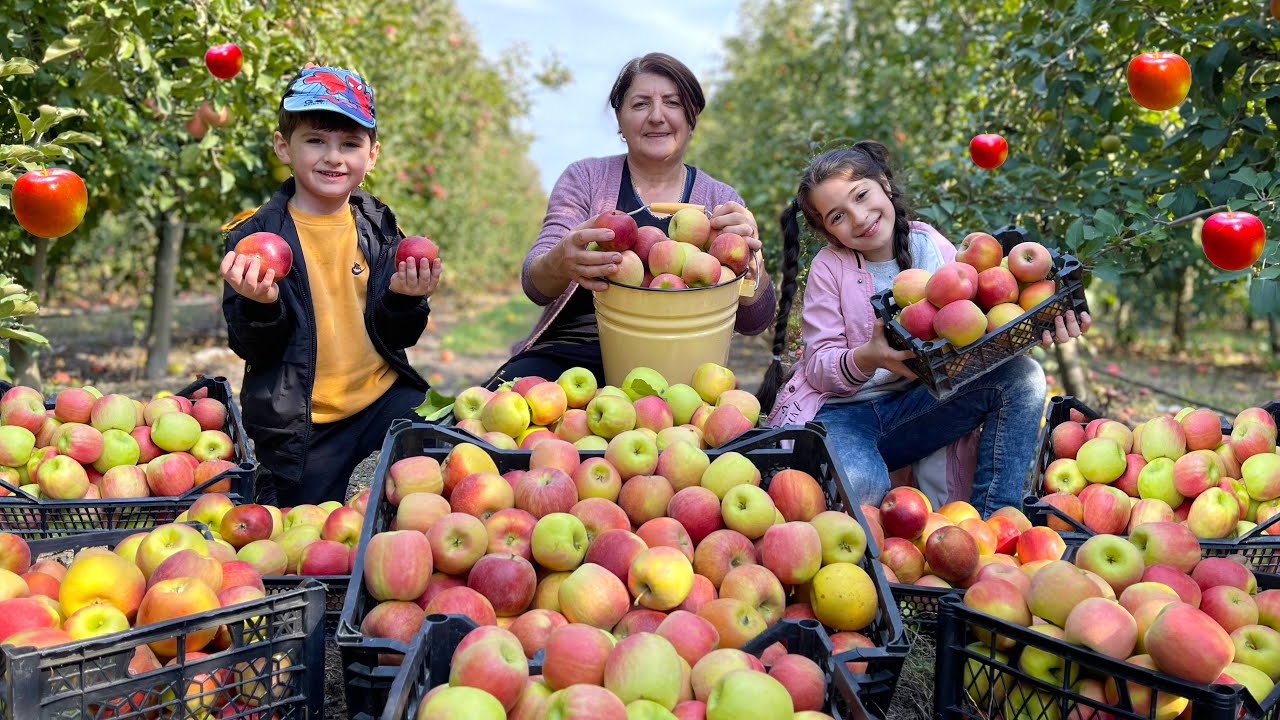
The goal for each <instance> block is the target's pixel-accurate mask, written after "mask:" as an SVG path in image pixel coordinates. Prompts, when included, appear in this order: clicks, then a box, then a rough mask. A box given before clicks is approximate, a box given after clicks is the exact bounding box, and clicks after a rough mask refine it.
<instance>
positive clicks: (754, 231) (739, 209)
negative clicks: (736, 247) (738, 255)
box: [711, 200, 760, 252]
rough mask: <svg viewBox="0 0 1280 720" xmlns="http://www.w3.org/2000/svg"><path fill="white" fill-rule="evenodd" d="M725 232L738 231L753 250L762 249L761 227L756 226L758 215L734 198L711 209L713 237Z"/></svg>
mask: <svg viewBox="0 0 1280 720" xmlns="http://www.w3.org/2000/svg"><path fill="white" fill-rule="evenodd" d="M725 232H731V233H736V234H738V235H741V236H742V237H743V238H745V239H746V241H747V247H748V248H750V249H751V252H755V251H757V250H759V249H760V228H759V227H757V226H756V216H755V215H752V214H751V211H750V210H748V209H746V208H745V207H743V206H742V205H740V204H738V203H736V202H734V201H732V200H730V201H729V202H727V203H724V204H723V205H717V206H716V207H715V209H714V210H712V211H711V237H712V238H713V239H714V238H715V236H716V235H719V234H720V233H725Z"/></svg>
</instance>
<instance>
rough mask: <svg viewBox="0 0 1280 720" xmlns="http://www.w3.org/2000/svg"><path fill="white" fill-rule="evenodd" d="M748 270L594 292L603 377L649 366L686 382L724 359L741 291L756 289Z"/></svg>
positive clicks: (614, 379) (614, 378)
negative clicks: (679, 284)
mask: <svg viewBox="0 0 1280 720" xmlns="http://www.w3.org/2000/svg"><path fill="white" fill-rule="evenodd" d="M754 285H755V284H754V283H750V282H748V281H747V280H746V273H745V272H744V273H743V274H742V275H739V276H738V277H737V278H734V279H733V280H730V281H728V282H725V283H721V284H719V285H711V286H708V287H700V288H685V289H680V290H657V289H650V288H640V287H632V286H629V285H618V284H616V283H613V282H609V289H608V290H604V291H603V292H596V293H594V295H595V305H596V323H597V325H598V327H599V330H600V351H601V355H602V356H603V360H604V376H605V382H607V383H608V384H610V385H615V386H621V385H622V381H623V379H625V378H626V376H627V373H629V372H631V371H632V370H633V369H635V368H637V367H648V368H652V369H654V370H657V371H658V372H660V373H662V376H663V377H664V378H666V379H667V382H670V383H673V384H674V383H688V382H690V381H691V380H692V379H693V371H694V370H695V369H697V367H698V366H699V365H701V364H703V363H708V362H713V363H716V364H718V365H725V364H726V363H727V362H728V360H729V341H730V340H731V339H732V338H733V324H734V320H735V318H736V317H737V314H738V297H739V295H740V294H743V295H751V294H752V293H754V292H755V287H754Z"/></svg>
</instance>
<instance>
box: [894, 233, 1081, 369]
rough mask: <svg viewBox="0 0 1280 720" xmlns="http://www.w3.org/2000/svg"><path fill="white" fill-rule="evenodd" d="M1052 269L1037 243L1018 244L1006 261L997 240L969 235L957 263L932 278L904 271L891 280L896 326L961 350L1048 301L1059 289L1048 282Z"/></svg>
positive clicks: (924, 272) (913, 270) (925, 272)
mask: <svg viewBox="0 0 1280 720" xmlns="http://www.w3.org/2000/svg"><path fill="white" fill-rule="evenodd" d="M1052 269H1053V259H1052V258H1051V257H1050V256H1049V251H1048V250H1046V249H1045V248H1044V246H1043V245H1040V244H1039V243H1034V242H1024V243H1019V244H1018V245H1015V246H1014V247H1013V249H1012V250H1010V251H1009V256H1008V257H1004V249H1003V248H1002V247H1001V245H1000V241H999V240H996V239H995V238H994V237H992V236H991V235H988V234H987V233H981V232H976V233H970V234H969V235H968V236H966V237H965V239H964V241H963V242H962V243H961V244H960V251H959V252H958V253H957V254H956V260H955V262H949V263H947V264H945V265H943V266H942V267H940V268H938V269H937V271H936V272H933V273H930V272H929V271H928V270H924V269H922V268H908V269H906V270H903V271H902V272H900V273H898V275H897V277H895V278H894V279H893V299H894V301H896V302H897V303H898V307H899V308H901V310H900V311H899V312H898V322H899V323H900V324H901V325H902V327H903V328H904V329H905V330H906V331H907V332H908V333H910V334H911V336H912V337H914V338H916V339H919V340H936V339H938V338H943V339H945V340H946V341H947V342H949V343H951V344H952V345H954V346H955V347H964V346H965V345H969V344H970V343H973V342H975V341H976V340H978V339H979V338H981V337H982V336H983V335H985V334H987V333H989V332H991V331H993V330H995V329H996V328H1000V327H1003V326H1004V325H1006V324H1008V323H1010V322H1013V321H1014V320H1017V319H1018V318H1020V317H1022V316H1023V315H1024V314H1026V313H1027V312H1028V311H1029V310H1031V309H1032V308H1034V307H1035V306H1037V305H1039V304H1040V303H1042V302H1044V301H1045V300H1048V299H1049V298H1050V297H1052V296H1053V294H1054V293H1055V292H1057V290H1058V288H1057V284H1056V282H1055V281H1054V280H1052V279H1047V278H1048V277H1049V272H1050V271H1051V270H1052Z"/></svg>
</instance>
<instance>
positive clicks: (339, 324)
mask: <svg viewBox="0 0 1280 720" xmlns="http://www.w3.org/2000/svg"><path fill="white" fill-rule="evenodd" d="M274 147H275V153H276V157H278V158H280V161H281V162H283V163H285V164H286V165H290V166H292V168H293V179H291V180H288V181H286V182H285V183H284V184H283V185H281V186H280V189H279V190H277V191H276V193H275V195H274V196H273V197H272V198H271V200H270V201H269V202H268V203H267V204H266V205H264V206H262V207H261V208H259V209H258V210H257V211H256V212H255V213H254V214H253V215H252V216H251V217H249V218H248V219H246V220H244V221H243V222H241V223H239V224H238V225H235V226H233V227H232V228H231V230H230V232H229V233H228V235H227V239H226V247H227V250H228V252H227V254H226V257H224V258H223V259H222V267H221V274H222V277H223V279H224V280H226V287H225V289H224V291H223V300H222V312H223V315H225V316H226V319H227V330H228V336H229V339H230V345H231V349H232V350H233V351H235V353H236V354H237V355H239V356H240V357H242V358H244V360H245V374H244V386H243V388H241V390H240V403H241V405H242V407H243V412H244V424H245V429H246V430H247V431H248V433H249V436H250V437H251V438H253V440H254V445H255V449H256V452H257V456H258V460H259V462H260V463H261V464H262V480H260V484H261V485H262V489H263V493H262V495H261V496H260V499H261V500H262V501H263V502H271V500H272V494H273V491H274V493H275V494H276V497H275V498H274V499H275V502H277V503H278V504H279V505H280V506H282V507H291V506H294V505H300V504H303V503H312V504H318V503H321V502H324V501H326V500H336V501H339V502H342V501H343V500H345V499H346V490H347V482H348V480H349V479H350V477H351V472H352V470H354V469H355V466H356V465H357V464H358V463H359V462H360V461H361V460H363V459H364V458H365V457H367V456H368V455H369V454H370V453H371V452H373V451H374V450H376V449H378V448H379V447H381V445H382V440H383V437H384V436H385V434H386V432H387V428H388V427H389V425H390V424H391V421H392V420H394V419H396V418H399V417H414V416H413V409H414V408H415V407H416V406H418V405H419V404H420V403H421V402H422V398H423V394H424V393H425V392H426V390H427V382H426V381H425V380H424V379H423V378H422V376H421V375H419V374H418V373H417V372H416V371H415V370H414V369H413V367H411V366H410V365H409V362H408V359H407V357H406V355H405V348H408V347H412V346H413V345H414V344H415V343H417V341H418V337H419V336H421V335H422V332H423V330H424V329H425V328H426V323H427V315H428V313H429V312H430V308H429V307H428V305H427V298H428V297H429V296H430V295H431V293H433V292H435V289H436V287H437V285H438V283H439V281H440V272H441V265H440V261H439V260H436V261H434V262H433V263H431V267H426V266H425V265H424V266H423V267H417V265H416V263H415V261H414V260H413V259H412V258H410V259H409V260H407V261H406V262H404V263H400V265H399V267H394V265H395V262H394V260H395V246H396V244H397V243H398V242H399V241H400V239H401V238H403V237H404V235H403V233H402V232H401V231H400V229H399V227H398V226H397V225H396V219H395V215H393V214H392V212H391V209H390V208H388V207H387V206H386V205H384V204H382V203H381V202H380V201H378V200H377V199H376V198H374V197H373V196H372V195H369V194H368V193H365V192H364V191H362V190H360V189H359V185H360V183H361V181H363V180H364V176H365V174H366V173H368V172H369V171H370V170H372V169H373V166H374V163H375V162H376V161H377V159H378V142H377V126H376V122H375V115H374V106H373V91H372V90H370V89H369V87H368V86H367V85H365V83H364V81H363V80H362V79H361V78H360V76H359V75H356V74H355V73H353V72H351V71H349V70H344V69H341V68H331V67H308V68H307V69H305V70H303V71H302V72H301V73H300V74H299V75H298V76H297V77H296V78H294V79H293V80H292V81H291V82H290V83H289V86H288V89H287V90H286V91H285V94H284V97H283V98H282V99H281V101H280V112H279V129H278V130H277V131H276V133H275V137H274ZM254 232H272V233H276V234H277V235H280V236H281V237H283V238H284V239H285V240H286V241H287V242H288V243H289V246H290V248H291V249H292V250H293V268H292V270H290V272H289V273H288V274H287V275H286V276H285V277H283V278H276V277H275V275H274V273H273V272H271V271H268V272H267V273H266V274H265V275H264V276H263V277H262V278H261V279H257V278H258V274H259V265H260V261H259V260H258V259H257V258H256V257H252V258H251V257H250V256H247V255H237V254H236V253H235V251H234V248H235V246H236V243H237V242H238V241H239V240H240V239H241V238H243V237H245V236H246V235H249V234H250V233H254Z"/></svg>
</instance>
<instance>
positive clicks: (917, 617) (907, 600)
mask: <svg viewBox="0 0 1280 720" xmlns="http://www.w3.org/2000/svg"><path fill="white" fill-rule="evenodd" d="M889 587H890V589H891V590H892V591H893V599H894V602H896V603H897V604H898V612H899V613H901V614H902V624H903V626H905V627H907V628H912V629H915V630H917V631H919V632H927V631H929V629H931V628H932V627H933V626H934V625H937V624H938V602H939V601H940V600H941V599H942V598H943V596H945V595H949V594H951V593H964V590H962V589H959V588H938V587H930V586H927V585H910V584H907V583H889Z"/></svg>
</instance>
